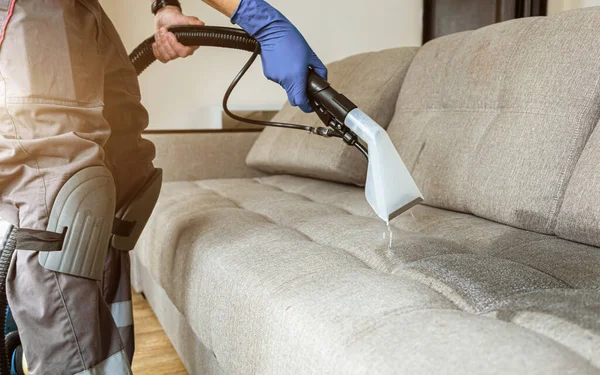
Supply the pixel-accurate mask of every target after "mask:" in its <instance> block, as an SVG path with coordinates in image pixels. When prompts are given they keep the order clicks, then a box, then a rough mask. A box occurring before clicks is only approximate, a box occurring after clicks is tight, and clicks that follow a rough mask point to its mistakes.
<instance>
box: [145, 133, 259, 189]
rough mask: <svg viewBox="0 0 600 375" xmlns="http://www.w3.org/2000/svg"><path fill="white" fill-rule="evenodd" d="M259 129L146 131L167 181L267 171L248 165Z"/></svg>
mask: <svg viewBox="0 0 600 375" xmlns="http://www.w3.org/2000/svg"><path fill="white" fill-rule="evenodd" d="M259 134H260V132H259V131H257V130H233V131H228V130H192V131H157V130H154V131H152V130H150V131H147V132H145V133H144V138H147V139H149V140H150V141H152V142H153V143H154V144H155V146H156V159H155V160H154V164H155V165H156V167H158V168H162V169H163V173H164V180H165V181H194V180H207V179H218V178H251V177H260V176H264V175H265V174H264V173H262V172H260V171H258V170H256V169H252V168H250V167H247V166H246V155H247V154H248V152H249V151H250V148H251V147H252V145H253V144H254V141H255V140H256V138H258V136H259Z"/></svg>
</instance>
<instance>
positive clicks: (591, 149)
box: [556, 126, 600, 251]
mask: <svg viewBox="0 0 600 375" xmlns="http://www.w3.org/2000/svg"><path fill="white" fill-rule="evenodd" d="M599 205H600V127H598V126H597V127H596V130H594V134H592V137H591V138H590V140H589V142H588V144H587V145H586V148H585V149H584V151H583V154H582V155H581V158H579V161H578V162H577V166H576V167H575V172H574V173H573V176H572V177H571V181H570V182H569V186H568V188H567V192H566V195H565V199H564V202H563V204H562V208H561V210H560V214H559V216H558V223H557V227H556V234H557V235H558V236H559V237H562V238H567V239H570V240H573V241H579V242H583V243H587V244H589V245H594V246H600V209H598V207H599ZM599 251H600V250H599Z"/></svg>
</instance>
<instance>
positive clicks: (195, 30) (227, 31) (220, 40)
mask: <svg viewBox="0 0 600 375" xmlns="http://www.w3.org/2000/svg"><path fill="white" fill-rule="evenodd" d="M169 31H170V32H172V33H173V34H175V36H176V37H177V40H178V41H179V42H180V43H181V44H183V45H184V46H202V47H221V48H230V49H238V50H242V51H248V52H252V56H251V57H250V59H249V60H248V62H247V63H246V64H245V65H244V67H243V68H242V70H241V71H240V72H239V73H238V75H237V76H236V77H235V78H234V80H233V81H232V82H231V85H230V86H229V88H228V89H227V92H226V93H225V96H224V97H223V110H224V111H225V113H226V114H227V116H229V117H231V118H232V119H234V120H236V121H242V122H246V123H249V124H253V125H261V126H275V127H280V128H287V129H298V130H304V131H307V132H309V133H314V134H318V135H321V136H325V137H338V138H341V137H342V135H341V134H339V133H338V132H336V131H335V130H333V129H329V128H326V127H318V128H315V127H312V126H305V125H297V124H287V123H282V122H273V121H260V120H253V119H249V118H245V117H240V116H237V115H236V114H234V113H232V112H231V111H230V110H229V107H228V105H227V103H228V101H229V97H230V96H231V93H232V92H233V90H234V89H235V88H236V86H237V84H238V83H239V82H240V80H241V79H242V77H244V75H245V74H246V72H247V71H248V69H250V67H251V66H252V64H254V61H256V58H257V57H258V55H260V44H259V43H258V41H257V40H256V39H254V38H252V37H251V36H250V35H249V34H248V33H247V32H245V31H244V30H240V29H234V28H231V27H218V26H174V27H171V28H169ZM154 41H155V39H154V37H153V36H152V37H150V38H148V39H146V40H145V41H144V42H142V44H140V45H139V46H138V47H137V48H136V49H134V50H133V52H132V53H131V54H130V55H129V58H130V59H131V62H132V63H133V66H134V67H135V70H136V72H137V74H138V75H140V74H142V72H144V70H146V69H147V68H148V67H149V66H150V65H152V63H153V62H154V61H156V57H154V52H153V51H152V44H153V43H154Z"/></svg>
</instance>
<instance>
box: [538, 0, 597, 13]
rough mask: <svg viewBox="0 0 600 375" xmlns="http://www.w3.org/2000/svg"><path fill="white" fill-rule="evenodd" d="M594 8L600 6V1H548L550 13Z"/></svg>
mask: <svg viewBox="0 0 600 375" xmlns="http://www.w3.org/2000/svg"><path fill="white" fill-rule="evenodd" d="M592 6H600V0H548V13H549V14H554V13H558V12H562V11H563V10H570V9H577V8H585V7H592Z"/></svg>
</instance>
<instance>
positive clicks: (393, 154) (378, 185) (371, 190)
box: [345, 108, 423, 222]
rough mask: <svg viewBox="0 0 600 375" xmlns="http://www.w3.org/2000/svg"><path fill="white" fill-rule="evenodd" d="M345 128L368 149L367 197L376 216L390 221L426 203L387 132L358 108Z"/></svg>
mask: <svg viewBox="0 0 600 375" xmlns="http://www.w3.org/2000/svg"><path fill="white" fill-rule="evenodd" d="M345 125H346V126H347V127H348V128H350V130H352V131H353V132H354V133H355V134H356V135H357V136H358V137H359V138H360V139H362V140H363V141H364V142H365V143H366V144H367V146H368V148H369V166H368V170H367V183H366V187H365V195H366V197H367V201H368V202H369V204H370V205H371V207H373V210H375V213H376V214H377V216H379V217H380V218H381V219H382V220H384V221H386V222H389V221H390V220H392V219H393V218H394V217H396V216H398V215H400V214H401V213H403V212H405V211H407V210H409V209H410V208H411V207H413V206H415V205H417V204H419V203H420V202H422V201H423V194H421V191H420V190H419V188H418V187H417V184H416V183H415V181H414V180H413V178H412V176H411V175H410V172H409V171H408V168H406V165H405V164H404V162H403V161H402V159H401V158H400V155H399V154H398V151H397V150H396V147H395V146H394V144H393V143H392V140H391V139H390V137H389V135H388V134H387V132H386V131H385V129H383V128H382V127H381V126H380V125H379V124H377V123H376V122H375V121H373V119H371V118H370V117H369V116H367V115H366V114H365V113H364V112H362V111H361V110H360V109H358V108H356V109H354V110H352V111H351V112H350V113H349V114H348V116H347V117H346V119H345Z"/></svg>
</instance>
